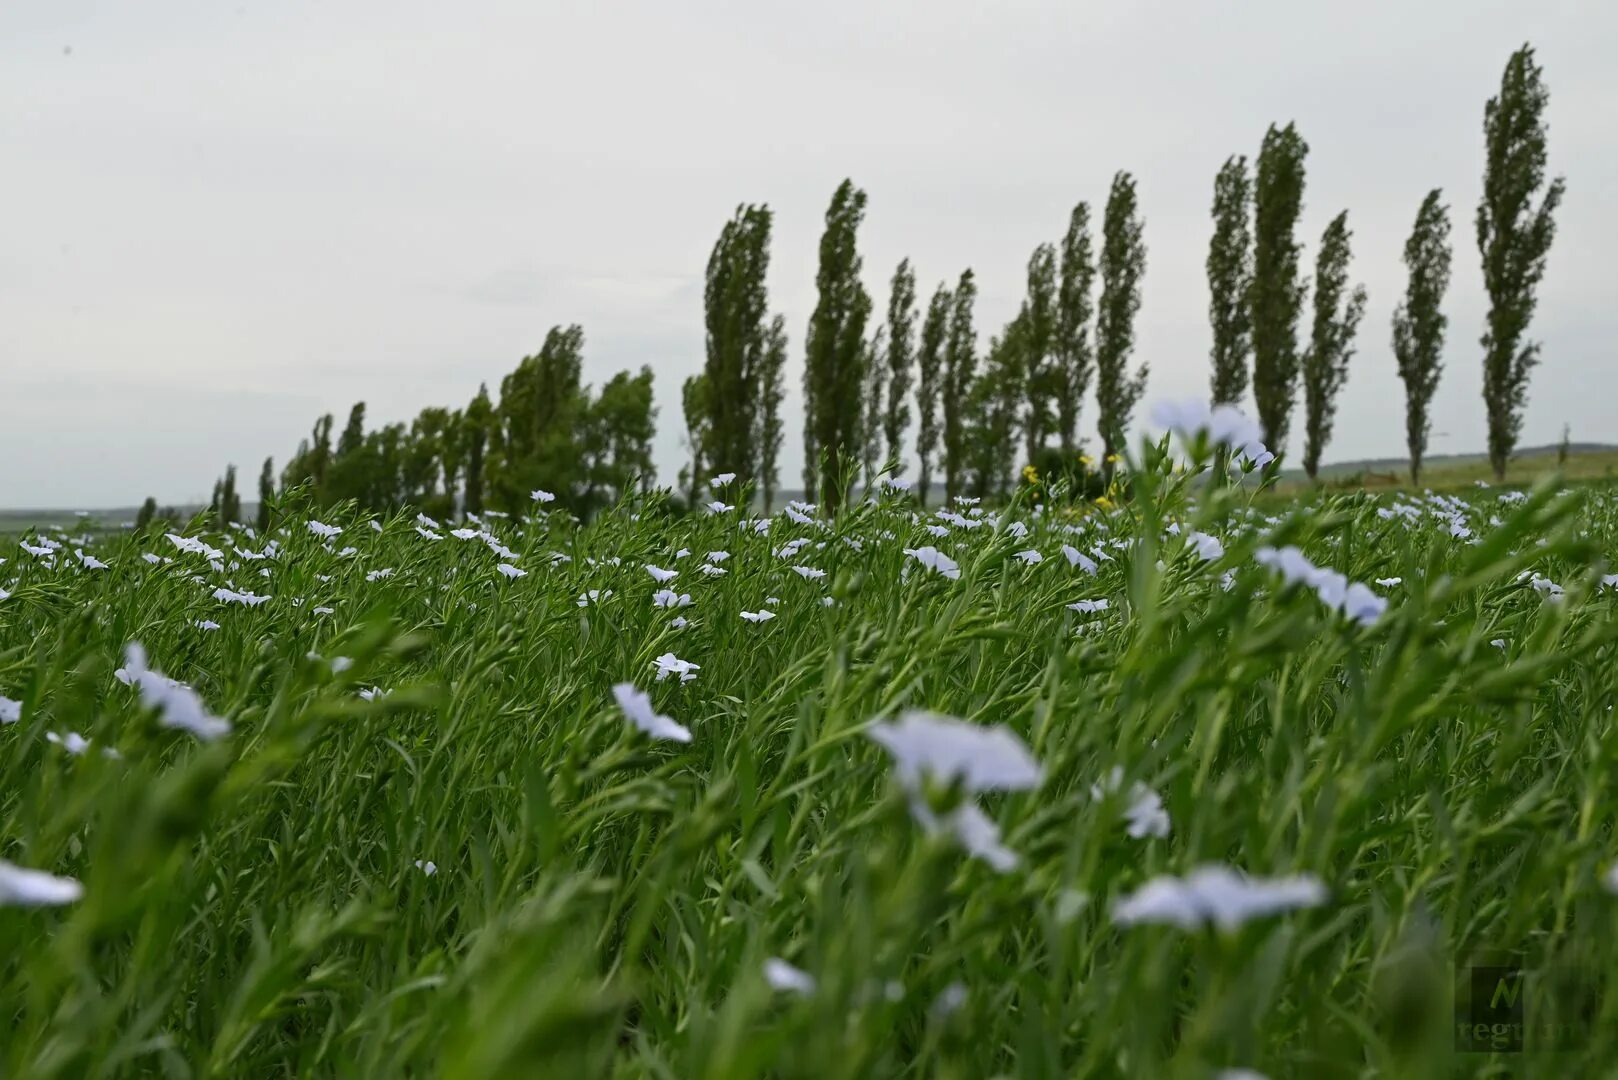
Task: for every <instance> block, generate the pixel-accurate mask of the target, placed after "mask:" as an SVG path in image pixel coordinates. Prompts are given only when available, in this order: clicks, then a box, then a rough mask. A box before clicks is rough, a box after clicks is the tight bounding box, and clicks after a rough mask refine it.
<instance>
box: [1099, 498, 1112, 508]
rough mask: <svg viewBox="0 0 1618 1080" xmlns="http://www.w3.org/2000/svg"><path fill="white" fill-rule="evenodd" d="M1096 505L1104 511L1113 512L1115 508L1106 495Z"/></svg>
mask: <svg viewBox="0 0 1618 1080" xmlns="http://www.w3.org/2000/svg"><path fill="white" fill-rule="evenodd" d="M1096 505H1097V506H1099V507H1101V509H1103V510H1111V509H1112V508H1113V505H1112V500H1111V499H1109V498H1107V497H1106V496H1105V495H1103V496H1101V497H1100V498H1098V499H1097V500H1096Z"/></svg>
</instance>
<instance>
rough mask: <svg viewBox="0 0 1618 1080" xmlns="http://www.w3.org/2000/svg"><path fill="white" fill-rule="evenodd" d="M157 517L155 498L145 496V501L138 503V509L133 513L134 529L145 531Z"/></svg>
mask: <svg viewBox="0 0 1618 1080" xmlns="http://www.w3.org/2000/svg"><path fill="white" fill-rule="evenodd" d="M156 517H157V500H156V499H154V498H152V496H150V495H148V496H146V501H145V502H143V503H141V504H140V511H139V512H138V513H137V514H136V515H135V531H136V532H145V531H146V529H147V527H148V526H150V525H151V524H152V522H153V520H154V519H155V518H156Z"/></svg>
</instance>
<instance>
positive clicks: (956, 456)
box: [941, 269, 978, 500]
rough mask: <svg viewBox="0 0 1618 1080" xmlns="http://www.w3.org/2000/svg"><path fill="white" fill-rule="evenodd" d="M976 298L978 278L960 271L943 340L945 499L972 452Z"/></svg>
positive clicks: (955, 489)
mask: <svg viewBox="0 0 1618 1080" xmlns="http://www.w3.org/2000/svg"><path fill="white" fill-rule="evenodd" d="M977 299H978V286H977V279H976V278H975V277H974V276H973V275H972V271H971V270H969V269H968V270H965V271H962V273H961V279H960V281H958V282H956V285H955V290H954V291H953V292H952V293H950V294H949V324H948V330H947V332H946V336H945V343H944V384H943V387H942V388H941V393H942V396H943V401H942V404H943V414H944V425H943V436H944V498H945V499H946V500H953V499H954V498H955V496H957V495H960V494H961V493H962V492H963V490H964V487H963V484H964V482H965V480H966V475H967V468H968V460H967V459H968V457H969V455H970V454H971V434H972V409H973V405H974V400H973V397H972V391H973V389H974V388H975V387H976V385H977V367H978V334H977V329H976V328H975V327H974V326H973V324H972V309H973V307H974V305H976V303H977Z"/></svg>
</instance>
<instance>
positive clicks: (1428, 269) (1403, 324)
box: [1393, 188, 1450, 484]
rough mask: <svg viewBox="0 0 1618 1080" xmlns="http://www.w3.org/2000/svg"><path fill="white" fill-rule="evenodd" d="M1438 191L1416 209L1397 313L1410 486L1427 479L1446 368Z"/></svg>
mask: <svg viewBox="0 0 1618 1080" xmlns="http://www.w3.org/2000/svg"><path fill="white" fill-rule="evenodd" d="M1441 195H1442V192H1441V191H1440V190H1439V189H1438V188H1434V189H1433V190H1432V191H1429V192H1428V193H1427V197H1426V198H1425V199H1423V200H1422V202H1421V209H1419V210H1418V211H1416V224H1415V225H1414V226H1413V227H1412V228H1411V230H1410V239H1408V240H1406V241H1405V251H1404V263H1405V269H1406V270H1407V272H1408V274H1409V280H1408V282H1407V284H1406V285H1405V295H1404V299H1403V300H1401V301H1399V306H1398V308H1397V309H1395V311H1394V313H1393V355H1394V357H1395V358H1396V359H1397V360H1398V361H1399V378H1400V379H1402V380H1403V381H1404V384H1405V441H1406V444H1407V445H1408V446H1409V448H1410V482H1411V483H1412V484H1414V483H1418V482H1420V480H1421V462H1422V458H1423V456H1425V454H1426V453H1427V434H1428V432H1429V431H1430V430H1431V429H1432V421H1431V418H1430V417H1429V414H1428V409H1429V407H1430V406H1431V404H1432V400H1433V394H1434V393H1435V392H1437V390H1438V377H1439V375H1440V374H1441V373H1442V372H1443V370H1444V331H1445V329H1446V328H1447V327H1448V325H1449V317H1448V316H1446V315H1445V314H1444V311H1443V305H1444V294H1445V293H1446V292H1447V291H1448V290H1449V275H1450V245H1449V232H1450V224H1449V209H1448V208H1447V207H1446V206H1445V205H1444V204H1443V202H1441V201H1440V196H1441Z"/></svg>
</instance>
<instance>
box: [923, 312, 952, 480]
mask: <svg viewBox="0 0 1618 1080" xmlns="http://www.w3.org/2000/svg"><path fill="white" fill-rule="evenodd" d="M954 303H955V301H954V297H953V296H952V295H951V293H950V291H949V286H947V285H945V284H944V283H942V282H940V283H939V285H938V288H937V289H936V290H935V291H934V292H933V298H932V301H931V302H930V303H929V304H928V305H927V317H926V319H925V320H923V322H922V324H921V346H920V348H919V349H918V350H917V352H916V374H917V380H916V463H917V466H918V467H919V470H920V471H919V473H918V475H917V479H916V495H917V497H918V498H919V499H920V500H921V505H922V506H923V507H925V506H926V505H927V494H928V492H929V491H930V490H931V489H932V483H933V473H932V466H933V460H934V455H935V454H936V453H937V452H938V444H939V426H938V425H939V415H938V405H939V395H940V394H941V393H942V392H943V389H944V363H945V351H946V347H947V345H948V339H949V319H950V312H951V311H952V310H953V309H954Z"/></svg>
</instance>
